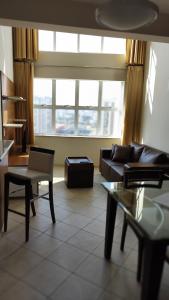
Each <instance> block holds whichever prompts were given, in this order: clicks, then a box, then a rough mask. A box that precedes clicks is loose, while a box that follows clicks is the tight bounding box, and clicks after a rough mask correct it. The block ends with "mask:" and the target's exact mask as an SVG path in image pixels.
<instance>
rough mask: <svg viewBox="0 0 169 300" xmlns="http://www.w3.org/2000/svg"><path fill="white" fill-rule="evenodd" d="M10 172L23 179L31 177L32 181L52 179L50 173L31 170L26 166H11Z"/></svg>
mask: <svg viewBox="0 0 169 300" xmlns="http://www.w3.org/2000/svg"><path fill="white" fill-rule="evenodd" d="M8 172H10V173H11V174H14V175H15V176H17V177H20V178H23V179H30V180H31V182H37V181H45V180H46V181H50V180H51V176H50V175H49V174H47V173H44V172H39V171H35V170H31V169H28V168H26V167H9V168H8Z"/></svg>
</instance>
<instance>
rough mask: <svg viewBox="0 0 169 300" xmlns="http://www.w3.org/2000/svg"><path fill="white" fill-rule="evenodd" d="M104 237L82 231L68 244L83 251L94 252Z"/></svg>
mask: <svg viewBox="0 0 169 300" xmlns="http://www.w3.org/2000/svg"><path fill="white" fill-rule="evenodd" d="M103 239H104V238H103V237H101V236H99V235H95V234H92V233H90V232H87V231H84V230H80V231H79V232H78V233H77V234H76V235H74V236H73V237H72V238H71V239H69V240H68V243H69V244H71V245H74V246H75V247H78V248H80V249H82V250H85V251H88V252H92V251H93V250H94V249H95V248H96V247H97V246H98V245H99V244H101V242H102V241H103Z"/></svg>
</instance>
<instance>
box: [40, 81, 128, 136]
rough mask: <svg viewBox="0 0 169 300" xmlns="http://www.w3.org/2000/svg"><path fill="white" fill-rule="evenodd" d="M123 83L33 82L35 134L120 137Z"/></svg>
mask: <svg viewBox="0 0 169 300" xmlns="http://www.w3.org/2000/svg"><path fill="white" fill-rule="evenodd" d="M123 92H124V82H123V81H100V80H77V79H76V80H75V79H74V80H73V79H40V78H37V79H34V122H35V134H37V135H68V136H70V135H71V136H72V135H77V136H104V137H120V136H121V122H122V110H123Z"/></svg>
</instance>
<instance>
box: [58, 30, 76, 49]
mask: <svg viewBox="0 0 169 300" xmlns="http://www.w3.org/2000/svg"><path fill="white" fill-rule="evenodd" d="M77 36H78V35H77V34H76V33H66V32H56V51H58V52H77Z"/></svg>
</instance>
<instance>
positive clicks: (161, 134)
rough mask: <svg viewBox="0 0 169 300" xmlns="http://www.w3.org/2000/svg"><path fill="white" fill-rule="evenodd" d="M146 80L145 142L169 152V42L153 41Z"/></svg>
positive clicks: (148, 56)
mask: <svg viewBox="0 0 169 300" xmlns="http://www.w3.org/2000/svg"><path fill="white" fill-rule="evenodd" d="M145 82H146V83H145V91H144V94H145V103H144V108H143V120H142V139H143V142H144V143H145V144H148V145H150V146H153V147H156V148H158V149H161V150H164V151H166V152H169V44H163V43H150V44H149V46H148V51H147V68H146V71H145Z"/></svg>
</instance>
